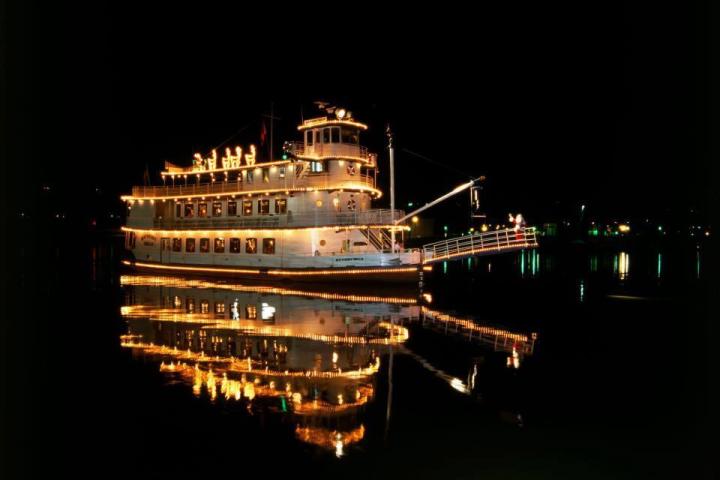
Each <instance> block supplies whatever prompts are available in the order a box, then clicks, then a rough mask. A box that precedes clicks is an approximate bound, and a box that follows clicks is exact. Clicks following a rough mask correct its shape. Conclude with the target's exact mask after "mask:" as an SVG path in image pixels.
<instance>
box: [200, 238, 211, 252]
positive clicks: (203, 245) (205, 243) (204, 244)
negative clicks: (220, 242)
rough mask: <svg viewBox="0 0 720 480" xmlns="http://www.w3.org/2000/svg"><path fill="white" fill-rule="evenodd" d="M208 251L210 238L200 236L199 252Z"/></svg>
mask: <svg viewBox="0 0 720 480" xmlns="http://www.w3.org/2000/svg"><path fill="white" fill-rule="evenodd" d="M209 251H210V239H209V238H201V239H200V253H207V252H209Z"/></svg>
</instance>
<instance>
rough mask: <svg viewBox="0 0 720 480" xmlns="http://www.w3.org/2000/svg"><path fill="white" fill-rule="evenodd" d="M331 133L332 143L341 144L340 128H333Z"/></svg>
mask: <svg viewBox="0 0 720 480" xmlns="http://www.w3.org/2000/svg"><path fill="white" fill-rule="evenodd" d="M330 132H331V133H332V138H331V139H330V142H331V143H340V127H332V128H331V129H330Z"/></svg>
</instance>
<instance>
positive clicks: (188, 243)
mask: <svg viewBox="0 0 720 480" xmlns="http://www.w3.org/2000/svg"><path fill="white" fill-rule="evenodd" d="M185 251H186V252H187V253H194V252H195V239H194V238H186V239H185Z"/></svg>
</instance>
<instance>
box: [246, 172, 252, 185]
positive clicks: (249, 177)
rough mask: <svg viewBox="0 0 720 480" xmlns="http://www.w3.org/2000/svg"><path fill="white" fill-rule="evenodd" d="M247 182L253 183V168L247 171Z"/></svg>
mask: <svg viewBox="0 0 720 480" xmlns="http://www.w3.org/2000/svg"><path fill="white" fill-rule="evenodd" d="M247 183H253V172H252V170H248V171H247Z"/></svg>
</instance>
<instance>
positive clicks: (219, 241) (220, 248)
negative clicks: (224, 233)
mask: <svg viewBox="0 0 720 480" xmlns="http://www.w3.org/2000/svg"><path fill="white" fill-rule="evenodd" d="M214 251H215V253H225V239H224V238H216V239H215V249H214Z"/></svg>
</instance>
